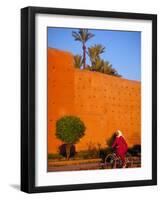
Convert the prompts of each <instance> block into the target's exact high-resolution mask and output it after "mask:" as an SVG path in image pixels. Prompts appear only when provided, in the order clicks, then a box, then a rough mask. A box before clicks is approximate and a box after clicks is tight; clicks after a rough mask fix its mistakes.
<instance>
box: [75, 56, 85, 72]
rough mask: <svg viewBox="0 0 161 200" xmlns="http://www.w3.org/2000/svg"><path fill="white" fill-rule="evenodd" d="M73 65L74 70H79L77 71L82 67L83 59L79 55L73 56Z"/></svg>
mask: <svg viewBox="0 0 161 200" xmlns="http://www.w3.org/2000/svg"><path fill="white" fill-rule="evenodd" d="M74 65H75V67H76V68H79V69H80V68H81V67H82V65H83V58H82V56H81V55H78V54H77V55H75V56H74Z"/></svg>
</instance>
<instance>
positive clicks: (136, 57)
mask: <svg viewBox="0 0 161 200" xmlns="http://www.w3.org/2000/svg"><path fill="white" fill-rule="evenodd" d="M72 31H78V29H72V28H54V27H51V28H48V47H51V48H57V49H61V50H65V51H70V52H71V53H73V54H74V55H75V54H82V45H81V43H80V42H78V41H75V40H74V38H73V36H72ZM89 32H91V33H93V34H94V35H95V36H94V37H93V38H91V39H90V40H88V41H87V43H86V46H87V47H90V46H91V45H94V44H102V45H103V46H105V48H106V49H105V52H104V53H103V54H101V58H103V59H104V60H107V61H109V62H110V63H111V64H112V66H113V68H115V69H116V70H117V71H118V73H119V74H121V75H122V77H123V78H126V79H130V80H138V81H140V79H141V32H134V31H133V32H132V31H113V30H96V29H89ZM87 63H88V64H90V62H89V58H88V56H87Z"/></svg>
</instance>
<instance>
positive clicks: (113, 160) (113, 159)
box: [104, 152, 133, 169]
mask: <svg viewBox="0 0 161 200" xmlns="http://www.w3.org/2000/svg"><path fill="white" fill-rule="evenodd" d="M125 163H126V168H130V167H131V166H132V165H133V160H132V155H131V154H130V153H128V152H127V153H126V157H125ZM122 165H123V163H122V160H121V158H120V157H119V156H117V155H116V153H115V152H112V153H109V154H108V155H107V156H106V157H105V162H104V166H105V168H108V169H116V168H122Z"/></svg>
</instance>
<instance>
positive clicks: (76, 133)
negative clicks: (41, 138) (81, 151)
mask: <svg viewBox="0 0 161 200" xmlns="http://www.w3.org/2000/svg"><path fill="white" fill-rule="evenodd" d="M85 130H86V127H85V125H84V123H83V122H82V121H81V120H80V118H78V117H75V116H64V117H62V118H60V119H59V120H57V122H56V136H57V137H58V138H59V139H60V140H62V141H63V142H65V143H67V144H75V143H77V142H78V141H79V139H80V138H82V137H83V136H84V132H85Z"/></svg>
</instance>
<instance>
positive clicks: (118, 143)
mask: <svg viewBox="0 0 161 200" xmlns="http://www.w3.org/2000/svg"><path fill="white" fill-rule="evenodd" d="M112 148H114V149H116V154H117V156H120V158H121V159H122V161H123V162H124V161H125V155H126V152H127V150H128V146H127V143H126V141H125V139H124V138H123V137H122V136H119V137H116V138H115V140H114V143H113V144H112Z"/></svg>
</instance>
